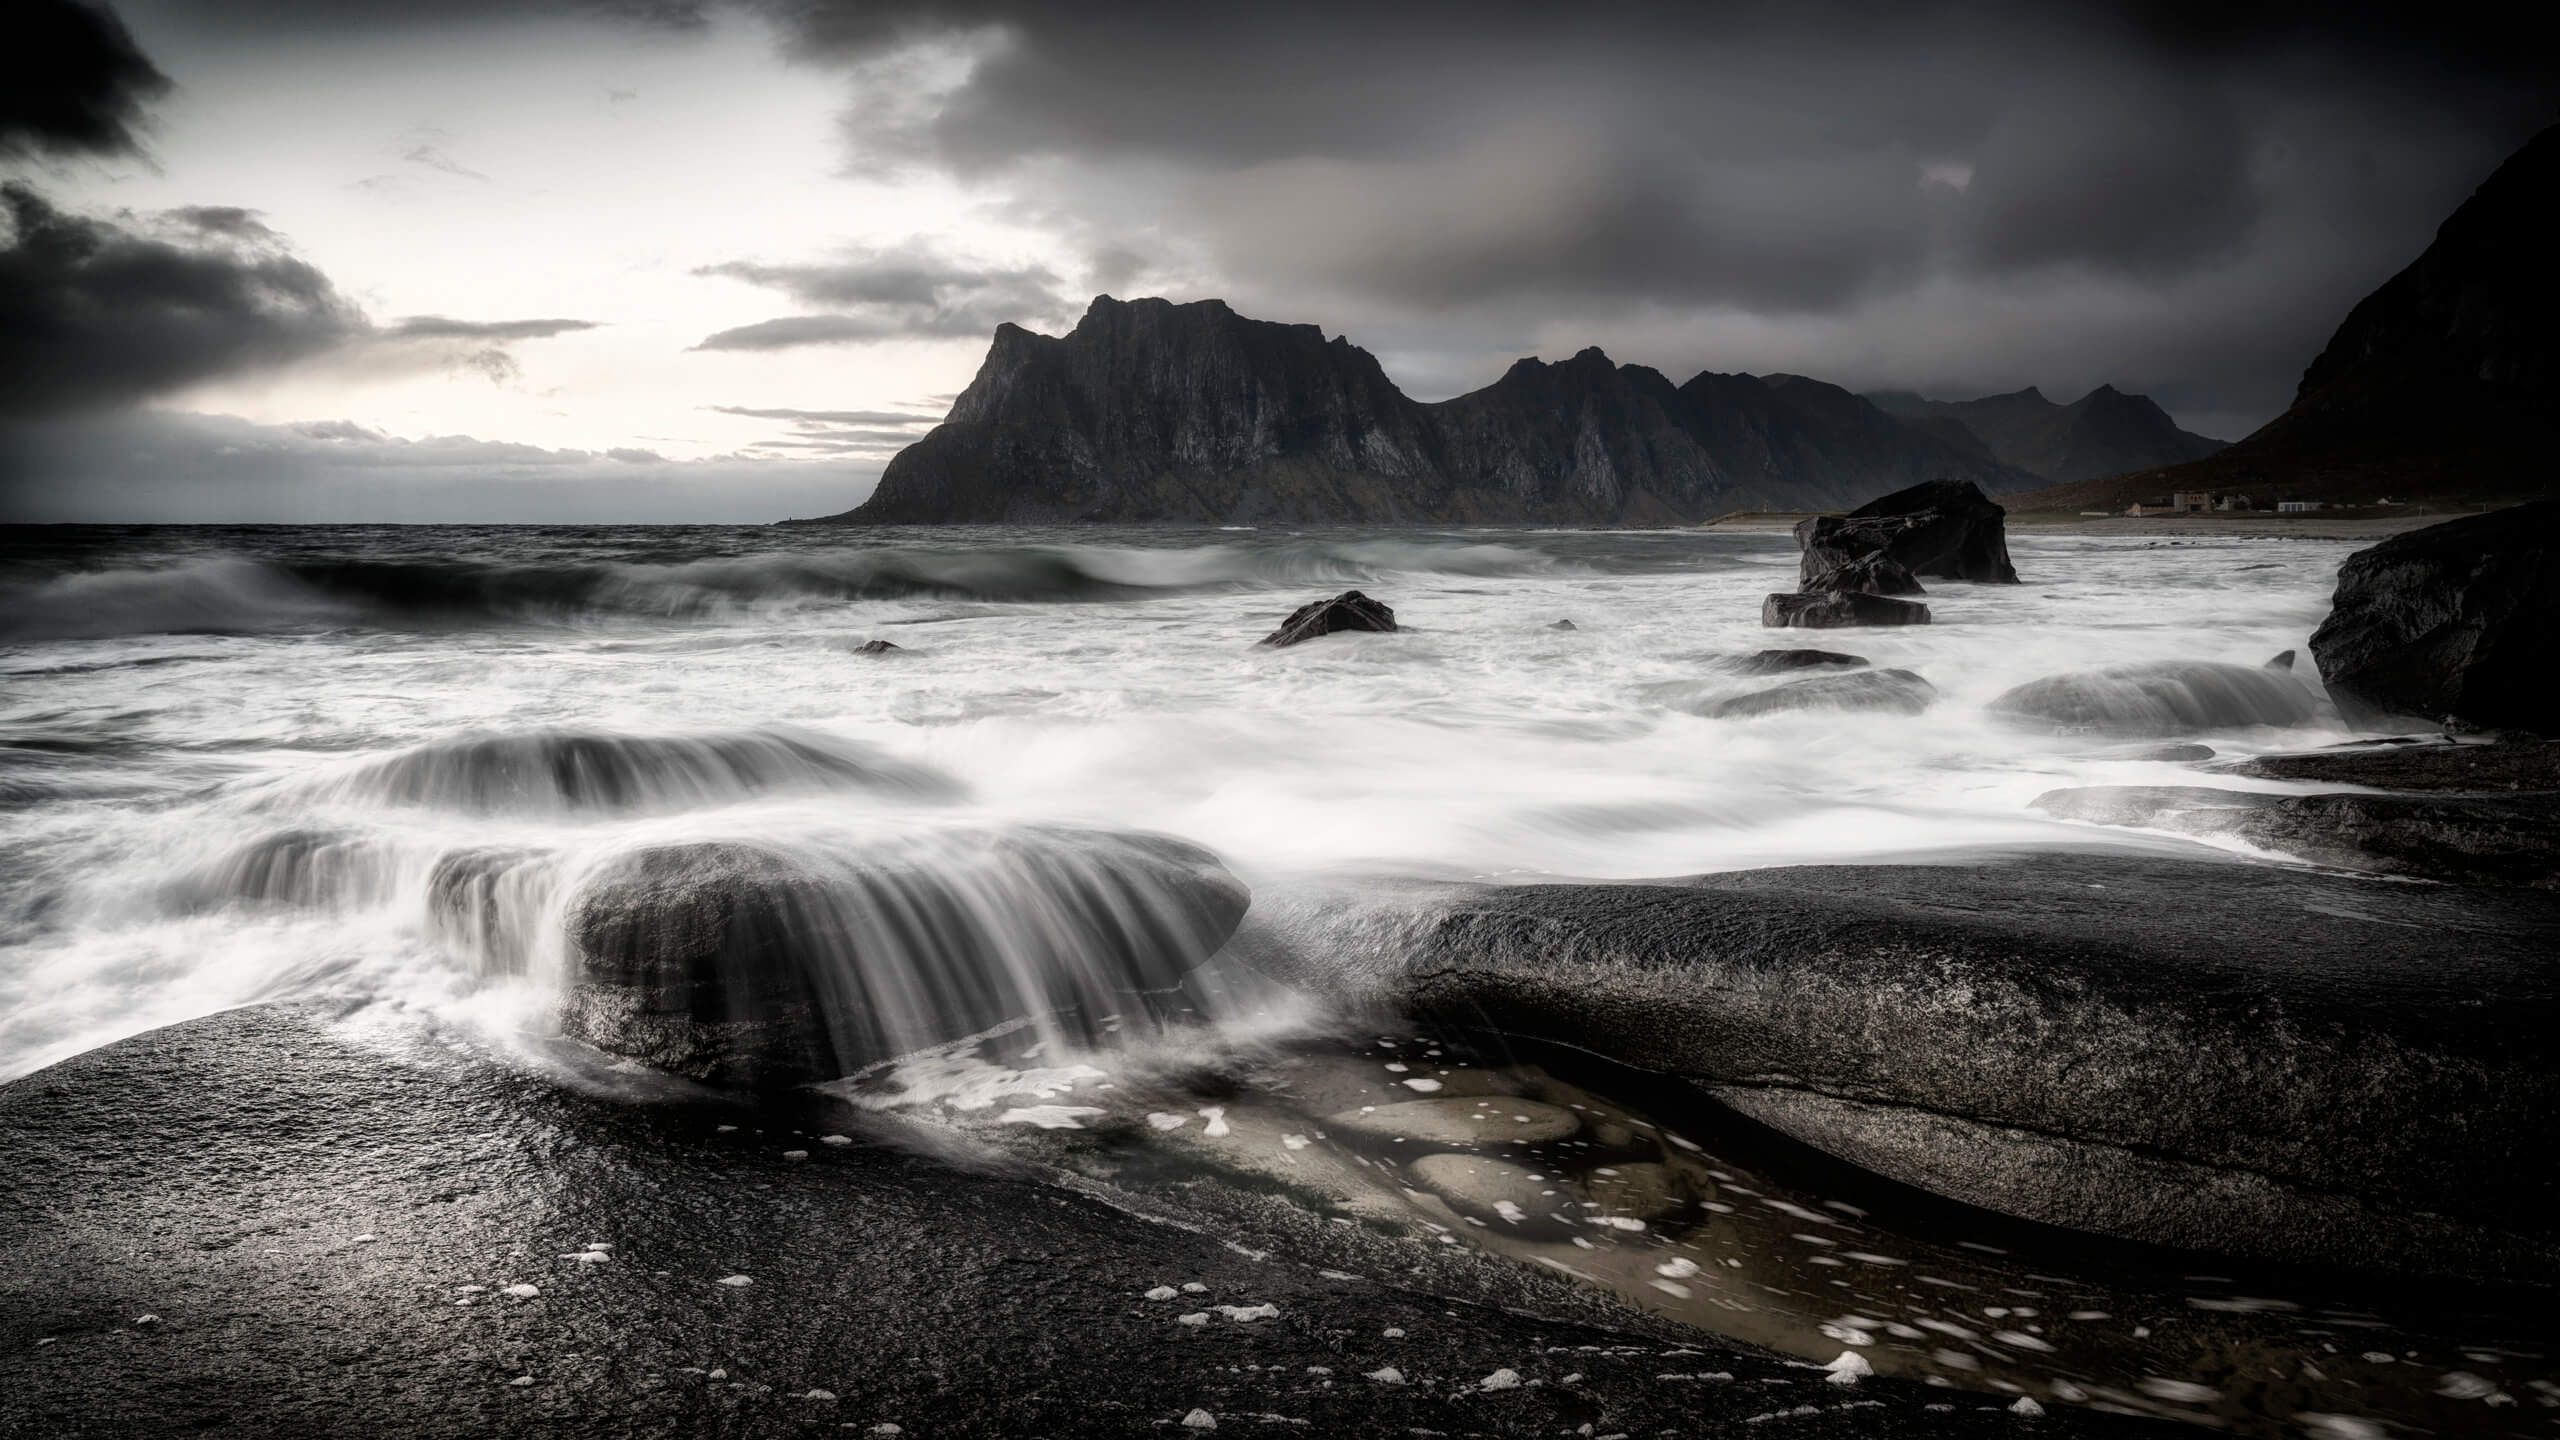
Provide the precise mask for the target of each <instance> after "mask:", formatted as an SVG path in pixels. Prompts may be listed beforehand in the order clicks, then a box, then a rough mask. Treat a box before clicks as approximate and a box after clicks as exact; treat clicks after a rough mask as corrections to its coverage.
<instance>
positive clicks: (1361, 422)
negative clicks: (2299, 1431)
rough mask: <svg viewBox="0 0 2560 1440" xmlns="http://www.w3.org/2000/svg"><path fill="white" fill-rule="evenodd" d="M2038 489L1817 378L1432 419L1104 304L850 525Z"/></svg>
mask: <svg viewBox="0 0 2560 1440" xmlns="http://www.w3.org/2000/svg"><path fill="white" fill-rule="evenodd" d="M1942 477H1943V478H1952V479H1960V480H1971V481H1973V482H1974V483H1976V484H1979V485H1981V486H1982V487H1983V488H1984V489H1985V490H1987V491H1992V492H1995V493H1996V492H2003V491H2011V490H2016V489H2020V488H2022V487H2024V486H2027V485H2032V484H2034V483H2036V481H2037V478H2038V477H2036V476H2034V475H2031V474H2029V473H2027V472H2025V471H2021V470H2018V469H2015V468H2014V467H2011V466H2007V465H2003V464H2002V463H2001V462H2000V461H1999V460H1998V459H1997V458H1996V457H1995V456H1994V455H1992V453H1991V452H1990V450H1989V449H1988V448H1987V447H1985V446H1983V445H1982V444H1981V443H1980V442H1979V441H1977V440H1975V439H1973V438H1972V437H1971V436H1970V435H1969V434H1965V433H1962V432H1960V431H1958V430H1954V429H1951V428H1950V427H1947V426H1945V425H1942V424H1938V423H1933V422H1929V421H1925V420H1924V421H1910V420H1903V419H1899V418H1897V417H1894V416H1891V415H1887V414H1886V413H1884V412H1883V411H1881V410H1879V409H1877V408H1876V407H1875V406H1874V405H1872V404H1870V403H1868V402H1867V401H1866V400H1864V399H1862V398H1860V397H1859V396H1857V395H1854V394H1852V393H1850V392H1849V391H1847V390H1843V389H1841V388H1840V387H1838V386H1835V385H1826V384H1824V383H1822V382H1821V381H1818V380H1809V379H1805V378H1804V377H1801V376H1783V375H1781V376H1751V375H1717V374H1712V373H1710V374H1704V375H1700V376H1697V377H1695V378H1694V379H1692V380H1690V381H1689V382H1688V383H1687V384H1685V385H1678V386H1675V385H1673V384H1672V383H1671V382H1670V380H1669V379H1668V378H1667V377H1665V376H1664V375H1663V374H1662V373H1661V372H1659V371H1657V370H1652V369H1649V368H1647V367H1645V366H1641V365H1624V366H1622V365H1618V364H1616V363H1615V362H1613V361H1611V360H1610V359H1609V358H1608V356H1606V355H1604V354H1602V353H1601V352H1600V351H1599V350H1597V349H1591V350H1585V351H1583V352H1582V353H1581V354H1579V355H1576V356H1574V357H1573V358H1572V359H1570V360H1566V361H1562V362H1559V363H1555V364H1549V363H1547V362H1544V361H1539V360H1535V359H1530V360H1522V361H1520V362H1519V363H1517V364H1515V365H1513V366H1512V368H1511V369H1510V371H1508V372H1507V373H1505V374H1504V375H1503V377H1502V378H1501V379H1499V380H1497V381H1495V382H1494V383H1493V384H1491V385H1489V386H1486V387H1485V388H1483V389H1481V390H1477V391H1474V392H1471V393H1469V394H1466V395H1461V396H1458V397H1456V398H1454V399H1450V400H1445V401H1441V402H1438V403H1436V404H1424V403H1421V402H1419V401H1415V400H1413V399H1411V398H1409V397H1407V396H1406V395H1405V394H1404V393H1403V392H1402V391H1400V390H1398V389H1397V388H1396V387H1395V385H1394V383H1393V382H1392V381H1390V380H1389V379H1388V378H1387V376H1386V373H1385V371H1384V370H1382V369H1381V368H1380V367H1379V365H1378V362H1377V360H1376V358H1375V357H1374V356H1372V355H1370V354H1369V353H1368V352H1367V351H1365V350H1363V349H1361V348H1360V347H1358V346H1356V345H1353V344H1351V343H1350V342H1349V341H1348V340H1345V339H1342V338H1339V337H1336V338H1334V339H1330V340H1328V339H1326V338H1325V336H1324V334H1323V332H1322V331H1320V330H1319V329H1317V328H1316V327H1315V326H1312V325H1288V324H1280V323H1276V322H1272V321H1264V320H1253V319H1248V318H1246V317H1244V316H1241V315H1238V314H1236V313H1235V312H1234V311H1233V310H1232V309H1230V308H1228V307H1227V305H1226V304H1225V303H1224V302H1222V301H1217V300H1201V301H1195V302H1192V303H1189V304H1183V305H1176V304H1173V303H1171V302H1169V301H1165V300H1160V299H1142V300H1126V301H1124V300H1117V299H1114V298H1112V297H1110V296H1107V295H1106V296H1098V297H1096V298H1095V300H1094V302H1093V304H1092V306H1091V307H1090V308H1089V309H1087V310H1086V312H1085V315H1084V317H1083V319H1082V320H1080V321H1079V322H1078V323H1077V325H1076V327H1075V328H1074V329H1073V330H1072V331H1070V332H1069V333H1068V334H1066V335H1063V336H1049V335H1039V334H1035V333H1033V332H1031V331H1028V330H1025V329H1023V328H1022V327H1020V326H1017V325H1004V326H1000V327H998V328H997V331H996V335H995V340H994V343H993V344H992V345H991V346H990V347H989V349H988V352H987V358H986V360H985V362H984V363H983V364H982V365H981V366H980V367H979V371H978V375H977V378H976V379H974V380H973V381H971V382H970V384H969V387H968V388H967V389H966V390H964V391H962V392H961V394H960V397H959V398H958V400H957V401H955V402H954V403H953V405H952V407H951V411H950V414H949V415H948V416H947V417H946V418H945V420H944V422H943V423H942V424H941V425H939V426H937V427H936V428H935V429H934V430H932V431H931V432H929V433H928V434H927V435H926V436H925V437H924V438H923V439H921V440H919V441H917V442H916V443H915V444H913V445H910V446H908V447H907V448H906V449H905V450H903V451H901V452H899V454H898V455H897V456H896V458H894V459H893V460H891V461H890V463H889V466H888V469H887V470H886V471H884V472H883V473H882V475H881V479H880V484H879V487H878V489H877V490H875V491H874V492H873V494H872V496H871V498H870V499H869V500H866V501H865V502H863V504H861V505H860V506H858V507H856V508H855V509H853V510H851V511H848V512H845V513H844V514H841V515H835V516H829V517H825V519H826V520H828V521H833V522H850V523H873V524H934V523H970V522H975V523H1042V522H1057V521H1122V522H1157V521H1201V522H1219V523H1230V524H1233V523H1252V522H1257V521H1263V520H1271V521H1277V522H1304V523H1328V522H1331V523H1362V524H1399V523H1405V524H1412V523H1441V524H1446V523H1482V522H1502V521H1543V522H1557V523H1586V524H1662V523H1674V522H1679V521H1685V520H1701V519H1707V518H1711V517H1713V516H1715V515H1719V514H1724V513H1727V512H1730V511H1733V510H1740V509H1772V510H1804V509H1824V508H1832V507H1838V506H1845V505H1854V504H1858V503H1861V502H1863V501H1865V500H1867V499H1869V498H1872V497H1873V496H1875V495H1877V494H1880V493H1884V492H1887V491H1891V490H1896V489H1900V488H1902V487H1904V486H1907V485H1911V484H1916V483H1918V482H1919V481H1922V480H1929V479H1937V478H1942Z"/></svg>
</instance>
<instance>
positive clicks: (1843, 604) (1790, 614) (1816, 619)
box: [1760, 592, 1929, 630]
mask: <svg viewBox="0 0 2560 1440" xmlns="http://www.w3.org/2000/svg"><path fill="white" fill-rule="evenodd" d="M1760 623H1761V624H1762V625H1765V626H1768V627H1770V628H1772V629H1783V628H1786V627H1790V626H1795V627H1801V628H1804V629H1808V630H1833V629H1840V628H1843V627H1846V626H1851V625H1926V624H1928V623H1929V607H1928V606H1926V605H1922V604H1919V603H1918V602H1916V601H1911V600H1895V599H1892V598H1890V597H1887V596H1883V595H1866V594H1854V593H1847V592H1843V593H1838V594H1829V595H1785V594H1780V595H1772V596H1770V597H1769V598H1768V599H1766V600H1764V601H1762V602H1761V603H1760Z"/></svg>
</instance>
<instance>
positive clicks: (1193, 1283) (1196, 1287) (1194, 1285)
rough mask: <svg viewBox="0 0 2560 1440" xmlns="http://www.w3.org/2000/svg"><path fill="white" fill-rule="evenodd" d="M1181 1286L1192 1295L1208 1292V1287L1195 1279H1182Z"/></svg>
mask: <svg viewBox="0 0 2560 1440" xmlns="http://www.w3.org/2000/svg"><path fill="white" fill-rule="evenodd" d="M1182 1288H1183V1290H1184V1291H1185V1292H1187V1293H1189V1294H1193V1295H1206V1294H1208V1293H1209V1287H1208V1286H1206V1285H1203V1284H1201V1283H1200V1282H1199V1281H1197V1280H1185V1281H1183V1282H1182Z"/></svg>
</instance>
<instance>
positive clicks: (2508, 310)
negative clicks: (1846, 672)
mask: <svg viewBox="0 0 2560 1440" xmlns="http://www.w3.org/2000/svg"><path fill="white" fill-rule="evenodd" d="M2555 193H2560V126H2554V127H2552V128H2551V129H2548V130H2545V131H2543V132H2542V133H2541V134H2539V135H2537V136H2535V137H2534V138H2533V139H2532V140H2531V141H2528V142H2527V143H2526V144H2525V146H2524V148H2523V149H2521V150H2519V151H2517V152H2516V153H2515V154H2514V155H2512V156H2510V157H2508V159H2507V161H2506V163H2505V164H2503V165H2501V166H2499V167H2498V169H2497V172H2496V173H2495V174H2493V175H2491V176H2490V177H2489V178H2488V180H2487V181H2486V182H2484V183H2483V184H2482V185H2481V186H2480V188H2479V189H2478V190H2476V191H2474V192H2473V193H2472V195H2471V198H2470V199H2468V200H2465V201H2464V202H2463V203H2462V205H2461V207H2460V208H2458V209H2456V210H2455V211H2454V212H2453V215H2452V216H2451V218H2449V219H2447V220H2446V221H2445V222H2444V224H2443V226H2442V227H2441V228H2439V229H2438V230H2437V231H2436V236H2435V240H2434V243H2432V244H2430V245H2429V246H2428V247H2427V249H2426V251H2425V253H2424V254H2421V255H2420V256H2419V257H2418V258H2417V259H2416V260H2415V261H2414V262H2412V263H2411V264H2410V266H2409V267H2408V268H2407V269H2405V270H2403V271H2401V272H2400V273H2399V274H2397V275H2394V276H2392V277H2391V278H2390V279H2389V280H2387V281H2385V282H2384V283H2383V285H2382V288H2380V289H2378V290H2376V291H2374V292H2373V293H2372V294H2370V295H2368V296H2366V297H2365V298H2364V299H2363V300H2362V301H2361V302H2359V303H2358V304H2357V305H2356V307H2355V309H2354V310H2352V311H2350V312H2349V313H2348V315H2347V318H2346V323H2344V324H2342V325H2340V326H2339V327H2338V331H2337V333H2336V334H2335V335H2333V336H2331V337H2330V339H2329V344H2328V346H2327V348H2325V349H2323V350H2322V351H2321V352H2320V355H2319V358H2317V359H2315V360H2313V361H2312V362H2311V367H2310V368H2309V369H2308V370H2305V371H2304V372H2303V374H2302V384H2301V386H2300V387H2299V388H2298V389H2297V390H2296V391H2295V393H2294V398H2293V404H2292V406H2291V407H2290V408H2288V409H2287V410H2286V411H2285V412H2284V413H2283V414H2282V415H2279V416H2277V417H2276V418H2275V419H2274V420H2271V421H2269V422H2268V423H2267V424H2266V425H2264V426H2263V427H2261V428H2260V429H2258V430H2257V431H2256V432H2254V433H2253V434H2251V435H2250V436H2249V437H2248V438H2246V439H2244V440H2242V441H2240V442H2239V443H2238V444H2236V445H2233V446H2232V447H2231V448H2229V449H2227V450H2224V451H2221V452H2219V453H2217V454H2215V455H2213V456H2210V457H2208V458H2206V459H2203V460H2198V461H2194V462H2191V463H2189V464H2185V465H2179V466H2173V467H2169V468H2166V469H2156V470H2150V471H2145V472H2142V473H2138V474H2134V475H2128V476H2123V477H2120V478H2118V479H2116V480H2112V481H2108V482H2105V483H2103V484H2098V485H2080V486H2060V487H2055V488H2053V489H2050V490H2042V491H2036V492H2034V493H2032V494H2029V495H2026V496H2022V497H2020V499H2019V500H2018V501H2016V502H2012V506H2011V508H2013V509H2015V508H2021V507H2023V508H2029V509H2048V508H2049V509H2077V508H2080V507H2082V506H2087V507H2090V508H2107V509H2112V508H2115V507H2117V506H2119V505H2123V504H2128V503H2131V502H2132V501H2135V500H2140V499H2143V498H2146V497H2148V496H2152V495H2160V494H2165V493H2167V492H2169V491H2172V490H2238V491H2242V492H2245V493H2247V494H2249V495H2250V496H2251V497H2252V498H2253V499H2255V500H2257V501H2259V502H2260V503H2262V504H2263V503H2265V502H2267V501H2269V500H2273V499H2277V498H2284V499H2300V500H2325V501H2329V502H2331V503H2343V504H2355V503H2363V502H2369V501H2372V500H2376V499H2380V498H2383V497H2385V496H2389V497H2392V498H2396V499H2400V500H2420V501H2438V502H2447V503H2456V504H2484V503H2496V502H2507V501H2515V500H2525V499H2532V498H2536V497H2540V496H2547V495H2551V494H2553V493H2555V488H2556V487H2555V485H2554V475H2555V472H2554V469H2553V466H2552V461H2551V457H2552V455H2553V453H2554V452H2555V449H2560V266H2555V264H2554V262H2553V259H2552V257H2553V256H2555V255H2560V208H2555V206H2554V204H2553V202H2552V198H2551V197H2552V196H2553V195H2554V194H2555Z"/></svg>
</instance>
